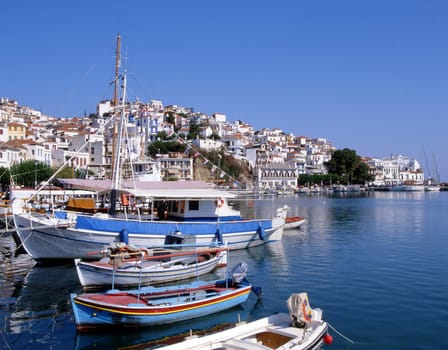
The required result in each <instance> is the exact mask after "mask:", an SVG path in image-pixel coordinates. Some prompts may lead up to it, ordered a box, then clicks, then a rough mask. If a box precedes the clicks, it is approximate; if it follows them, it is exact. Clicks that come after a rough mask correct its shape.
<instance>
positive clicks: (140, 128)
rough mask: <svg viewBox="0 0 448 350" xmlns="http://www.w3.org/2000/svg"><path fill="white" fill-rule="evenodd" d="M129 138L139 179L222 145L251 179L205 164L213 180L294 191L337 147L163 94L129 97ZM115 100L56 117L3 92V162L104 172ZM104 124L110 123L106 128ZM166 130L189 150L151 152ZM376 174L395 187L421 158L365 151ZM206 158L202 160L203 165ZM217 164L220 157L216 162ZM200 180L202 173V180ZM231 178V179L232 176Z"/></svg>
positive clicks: (188, 172)
mask: <svg viewBox="0 0 448 350" xmlns="http://www.w3.org/2000/svg"><path fill="white" fill-rule="evenodd" d="M125 108H126V113H127V115H128V116H129V117H128V120H127V129H126V138H127V145H128V148H129V154H130V158H131V159H130V160H131V161H132V162H133V163H134V170H133V171H134V172H135V173H136V174H140V175H142V176H143V178H144V179H152V180H153V179H156V178H162V179H171V180H173V179H175V180H194V179H195V178H194V169H193V167H194V161H193V160H194V158H195V157H197V156H198V155H200V152H201V151H208V152H209V151H213V150H215V151H217V150H220V151H222V152H224V154H226V155H231V156H233V157H234V158H236V159H238V160H240V161H242V162H244V163H245V164H246V165H247V166H248V168H249V169H250V170H251V172H252V179H251V181H246V182H245V183H240V182H238V181H237V179H232V176H231V175H229V174H226V173H225V172H223V171H222V170H221V169H220V164H210V166H211V173H212V174H214V175H215V178H216V179H223V182H224V179H225V180H229V178H230V180H235V181H234V182H233V184H238V185H241V186H242V187H243V188H245V189H256V190H258V191H270V190H273V191H274V190H275V191H280V190H283V191H295V190H297V189H298V177H299V175H301V174H326V173H327V169H326V166H325V163H326V162H328V161H329V160H330V159H331V156H332V153H333V152H334V151H335V150H336V148H335V146H334V145H333V144H332V143H331V142H330V141H329V140H327V139H326V138H323V137H315V138H312V137H307V136H298V135H294V134H292V133H286V132H284V131H283V130H281V129H278V128H275V129H267V128H263V129H261V130H254V128H253V127H252V126H251V125H249V124H248V123H246V122H244V121H242V120H235V121H230V120H228V118H227V116H226V114H223V113H213V114H212V115H206V114H204V113H201V112H197V111H194V109H193V108H186V107H180V106H176V105H167V106H165V105H164V104H163V102H162V101H156V100H152V101H150V102H149V103H144V102H141V101H138V100H137V101H135V102H132V103H126V105H125ZM113 109H114V107H113V101H109V100H108V101H101V102H99V103H98V105H97V112H96V113H95V114H92V115H89V116H84V117H73V118H60V117H54V116H49V115H45V114H43V113H41V112H40V111H39V110H36V109H34V108H32V107H27V106H23V105H21V104H19V102H18V101H15V100H11V99H9V98H6V97H2V98H1V99H0V120H1V123H0V166H1V167H5V168H9V167H10V166H11V165H14V164H17V163H20V162H22V161H25V160H32V161H35V162H42V163H44V164H46V165H48V166H50V167H52V168H57V167H61V166H63V165H67V166H69V167H72V168H73V169H75V170H84V171H85V170H86V169H88V172H87V173H86V176H90V177H93V178H105V177H107V176H108V174H109V172H110V171H111V170H110V169H111V164H112V161H113V160H112V154H113V147H115V146H114V145H115V143H114V141H113V136H114V124H113V123H110V125H108V124H107V123H108V120H109V119H110V118H111V116H112V114H113ZM193 124H194V125H197V126H198V128H199V129H198V135H197V137H196V138H195V139H187V137H186V136H187V135H188V134H189V131H190V130H191V125H193ZM104 125H107V127H106V128H104ZM161 133H163V134H164V135H172V136H173V135H174V136H176V140H177V141H178V142H180V143H185V144H187V145H188V146H187V150H191V149H193V150H196V152H193V153H192V152H169V153H163V151H161V150H158V152H157V153H156V155H155V156H154V157H149V156H148V152H147V150H148V148H149V147H151V144H153V143H154V142H155V141H157V140H158V139H159V137H160V135H161ZM362 160H363V162H365V163H366V164H367V165H368V167H369V172H370V174H372V175H374V178H375V180H374V181H373V182H372V183H370V184H366V185H370V186H377V187H381V186H396V185H400V184H416V185H422V184H424V183H425V176H424V172H423V169H422V167H421V165H420V163H419V161H417V160H415V159H410V158H409V157H407V156H402V155H391V156H390V157H387V158H382V159H380V158H373V157H363V158H362ZM206 163H207V160H204V161H203V163H202V164H203V165H205V164H206ZM218 163H219V162H218ZM201 180H204V179H201ZM230 183H232V182H231V181H230Z"/></svg>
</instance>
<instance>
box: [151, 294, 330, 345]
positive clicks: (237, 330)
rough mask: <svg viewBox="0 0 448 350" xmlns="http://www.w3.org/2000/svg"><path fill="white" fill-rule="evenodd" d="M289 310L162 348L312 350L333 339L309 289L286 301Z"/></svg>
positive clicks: (192, 337) (293, 295)
mask: <svg viewBox="0 0 448 350" xmlns="http://www.w3.org/2000/svg"><path fill="white" fill-rule="evenodd" d="M287 303H288V307H289V314H287V313H276V314H272V315H270V316H267V317H264V318H261V319H258V320H256V321H252V322H248V323H246V322H240V323H237V324H236V325H235V326H234V327H232V328H230V329H225V330H223V331H221V332H217V333H213V334H209V335H205V336H201V337H197V336H195V335H193V336H191V337H187V338H186V339H185V340H184V341H181V342H179V343H176V344H172V345H168V346H162V347H158V349H160V350H206V349H207V350H213V349H216V350H226V349H229V350H230V349H232V350H235V349H244V350H250V349H253V350H263V349H266V350H272V349H278V350H280V349H290V350H309V349H316V348H319V347H320V346H321V345H322V344H323V343H325V344H327V345H329V344H331V343H332V342H333V339H332V337H331V336H330V335H329V334H328V325H327V323H326V322H325V321H324V320H323V319H322V310H321V309H318V308H315V309H311V308H310V306H309V301H308V295H307V293H295V294H292V295H291V296H290V298H289V299H288V301H287Z"/></svg>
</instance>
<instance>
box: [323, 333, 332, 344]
mask: <svg viewBox="0 0 448 350" xmlns="http://www.w3.org/2000/svg"><path fill="white" fill-rule="evenodd" d="M324 343H325V344H327V345H331V344H333V337H332V336H331V335H330V334H328V333H327V334H325V335H324Z"/></svg>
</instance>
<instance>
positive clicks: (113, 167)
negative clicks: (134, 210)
mask: <svg viewBox="0 0 448 350" xmlns="http://www.w3.org/2000/svg"><path fill="white" fill-rule="evenodd" d="M119 68H120V34H118V35H117V49H116V51H115V79H114V99H113V101H112V105H113V113H114V115H115V117H114V119H115V120H114V123H113V138H112V160H111V164H110V172H111V174H110V178H111V179H112V189H111V192H110V208H109V214H111V215H115V211H116V208H115V207H116V201H117V188H118V186H117V181H118V176H119V174H118V173H117V169H118V168H119V157H120V154H117V145H116V143H117V142H116V141H117V132H118V130H117V129H118V123H119V121H118V120H117V119H118V118H117V114H118V113H119V114H120V115H121V116H122V114H123V113H124V107H123V109H122V111H121V112H119V111H118V108H117V106H118V82H119V80H120V74H119V73H120V72H119ZM124 102H125V99H124V96H123V99H122V103H123V106H124ZM120 122H121V121H120ZM120 142H121V137H120ZM118 152H121V147H118Z"/></svg>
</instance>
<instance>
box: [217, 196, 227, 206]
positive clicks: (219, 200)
mask: <svg viewBox="0 0 448 350" xmlns="http://www.w3.org/2000/svg"><path fill="white" fill-rule="evenodd" d="M224 203H225V202H224V198H222V197H219V198H218V199H217V200H216V201H215V204H216V206H217V207H218V208H222V207H223V205H224Z"/></svg>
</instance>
